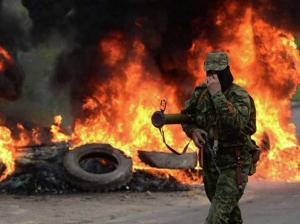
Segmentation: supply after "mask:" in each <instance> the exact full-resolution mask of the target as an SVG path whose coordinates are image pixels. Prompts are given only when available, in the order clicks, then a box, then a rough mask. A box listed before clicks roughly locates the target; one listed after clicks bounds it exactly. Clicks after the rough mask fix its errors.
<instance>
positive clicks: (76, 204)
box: [0, 179, 300, 224]
mask: <svg viewBox="0 0 300 224" xmlns="http://www.w3.org/2000/svg"><path fill="white" fill-rule="evenodd" d="M0 201H1V203H0V224H53V223H56V224H94V223H95V224H96V223H97V224H182V223H184V224H196V223H199V224H200V223H204V219H205V217H206V214H207V212H208V209H209V202H208V200H207V199H206V197H205V195H204V191H203V186H198V187H196V188H194V189H193V190H191V191H188V192H173V193H152V192H146V193H129V192H127V193H105V194H100V193H93V194H72V195H63V196H13V195H1V199H0ZM240 205H241V209H242V212H243V217H244V221H245V223H246V224H268V223H270V224H291V223H299V222H298V221H299V219H300V213H299V210H300V183H294V184H293V183H289V184H288V183H276V182H268V181H263V180H256V179H251V180H250V183H249V186H248V188H247V190H246V192H245V195H244V197H243V198H242V200H241V202H240Z"/></svg>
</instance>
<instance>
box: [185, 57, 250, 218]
mask: <svg viewBox="0 0 300 224" xmlns="http://www.w3.org/2000/svg"><path fill="white" fill-rule="evenodd" d="M213 56H215V55H213ZM217 56H218V55H217ZM213 59H216V61H217V63H218V64H219V65H220V66H219V67H213V68H212V66H210V65H209V64H207V63H206V64H205V69H206V71H208V70H218V69H219V70H222V69H224V66H225V64H226V66H228V59H227V58H225V59H224V57H221V59H220V58H218V57H217V58H216V57H213ZM222 60H223V61H222ZM226 60H227V61H226ZM222 62H223V64H222ZM209 66H210V67H209ZM226 66H225V67H226ZM199 97H200V98H201V99H200V100H199ZM250 107H251V103H250V99H249V95H248V93H247V92H246V91H245V90H244V89H243V88H242V87H240V86H238V85H235V84H233V85H232V86H231V87H230V88H229V89H227V90H226V91H225V92H224V93H222V92H217V93H216V94H215V95H213V96H210V94H209V93H208V91H207V88H206V86H205V85H202V86H199V87H197V88H196V89H195V91H194V93H193V96H192V97H191V99H190V100H188V101H187V103H186V106H185V109H184V111H183V113H185V114H187V115H189V116H190V117H191V118H192V119H193V121H194V123H192V124H187V125H183V130H184V131H185V133H186V134H187V135H188V136H189V137H192V136H191V135H192V130H193V129H194V128H201V129H203V130H205V131H206V132H208V134H209V137H210V138H211V139H218V151H217V158H216V161H217V165H218V167H219V168H220V170H221V173H220V174H219V173H218V172H217V170H216V168H215V166H214V164H213V163H212V161H211V160H210V159H209V158H208V155H205V157H204V165H203V173H204V186H205V191H206V194H207V197H208V198H209V200H210V202H211V206H210V209H209V214H208V217H207V219H206V223H207V224H227V223H229V224H238V223H242V218H241V211H240V209H239V206H238V201H239V200H240V198H241V196H242V195H243V192H244V189H245V186H246V184H247V181H248V173H249V170H250V167H251V163H252V161H251V160H252V156H251V153H250V150H251V139H250V136H249V135H248V134H247V124H248V122H249V116H250ZM236 149H240V152H241V164H242V175H241V177H242V178H241V179H242V189H239V188H238V186H237V169H236V160H237V158H236V154H235V150H236Z"/></svg>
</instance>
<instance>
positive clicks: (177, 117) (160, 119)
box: [151, 100, 192, 128]
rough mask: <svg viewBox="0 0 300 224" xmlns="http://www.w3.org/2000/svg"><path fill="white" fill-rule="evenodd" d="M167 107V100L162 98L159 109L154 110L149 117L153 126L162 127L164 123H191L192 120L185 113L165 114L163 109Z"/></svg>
mask: <svg viewBox="0 0 300 224" xmlns="http://www.w3.org/2000/svg"><path fill="white" fill-rule="evenodd" d="M166 107H167V101H166V100H162V101H161V103H160V111H156V112H154V113H153V115H152V117H151V121H152V124H153V126H154V127H156V128H162V127H163V126H164V125H166V124H185V123H191V122H192V120H191V118H190V117H189V116H187V115H185V114H181V113H178V114H165V113H164V112H165V110H166Z"/></svg>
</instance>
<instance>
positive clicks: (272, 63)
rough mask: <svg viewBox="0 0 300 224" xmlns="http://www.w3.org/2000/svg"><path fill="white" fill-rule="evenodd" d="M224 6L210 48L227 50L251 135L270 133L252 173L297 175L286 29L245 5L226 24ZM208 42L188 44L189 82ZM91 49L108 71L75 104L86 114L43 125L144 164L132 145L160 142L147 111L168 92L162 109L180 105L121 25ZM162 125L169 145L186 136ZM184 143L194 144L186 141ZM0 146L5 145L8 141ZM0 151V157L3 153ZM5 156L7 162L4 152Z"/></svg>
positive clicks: (199, 74)
mask: <svg viewBox="0 0 300 224" xmlns="http://www.w3.org/2000/svg"><path fill="white" fill-rule="evenodd" d="M238 8H239V7H237V5H235V3H232V4H231V3H230V4H228V8H227V12H226V13H227V14H228V15H231V16H232V15H234V14H235V13H236V12H237V11H239V10H238ZM226 13H219V14H218V15H219V16H217V18H216V21H215V24H216V25H217V26H220V27H222V29H224V38H223V39H221V40H220V41H219V43H217V44H218V48H219V49H221V50H224V51H226V52H228V54H229V55H230V58H231V69H232V71H233V74H234V76H235V80H236V82H237V83H238V84H240V85H242V86H244V87H245V88H246V89H247V90H248V91H249V92H250V94H251V95H252V96H253V98H254V99H255V103H256V107H257V129H258V131H257V134H256V135H255V136H254V137H255V139H256V140H257V141H260V139H261V138H262V137H263V135H264V133H267V134H268V136H269V139H270V150H269V152H266V153H265V154H264V155H263V156H262V160H261V162H260V164H259V169H258V173H257V176H260V177H263V178H267V179H271V180H285V181H299V180H300V174H299V161H300V153H299V146H298V143H297V138H296V134H295V132H296V130H295V125H294V124H292V123H291V111H290V99H291V97H292V95H293V93H294V92H295V90H296V87H297V85H298V84H299V82H300V75H299V65H300V57H299V52H298V50H297V48H296V45H295V40H294V37H293V35H292V34H291V33H289V32H287V31H285V30H281V29H278V28H275V27H273V26H271V25H269V24H267V23H266V22H265V21H264V20H262V19H261V18H260V16H259V15H257V14H256V13H255V12H254V11H253V10H252V9H251V8H249V9H248V10H246V12H245V14H244V15H242V16H241V18H238V19H237V21H238V22H237V23H234V24H233V23H230V24H226V21H228V19H227V14H226ZM212 50H215V47H213V46H211V45H210V43H209V41H207V40H206V39H203V38H201V37H199V38H197V39H196V40H195V41H194V42H193V44H192V47H191V48H190V50H189V52H188V69H189V70H190V72H191V73H192V74H193V75H194V76H195V77H196V78H197V84H200V83H201V82H202V81H203V79H204V77H205V74H204V71H203V59H204V58H205V56H206V54H207V53H208V52H209V51H212ZM99 52H100V53H101V54H102V55H105V59H104V62H105V64H106V65H107V66H108V68H109V69H110V70H111V71H113V74H112V75H111V76H110V79H109V80H108V81H106V82H105V83H103V84H98V85H97V86H95V84H94V83H91V86H93V87H95V88H94V89H95V91H94V94H93V95H92V96H91V97H89V98H87V99H86V101H85V103H84V104H83V105H82V110H83V111H88V112H90V113H89V116H88V117H86V118H85V119H79V118H78V119H76V121H75V124H74V132H73V133H72V135H71V136H68V135H66V134H64V133H63V130H62V128H61V126H60V125H61V120H62V118H61V117H56V118H55V121H54V124H53V125H52V126H51V132H52V134H53V136H54V137H53V141H67V140H70V141H71V142H72V143H73V145H74V146H77V145H81V144H85V143H93V142H100V143H101V142H102V143H109V144H112V145H113V146H114V147H117V148H120V149H122V150H123V151H124V152H125V153H127V154H128V155H130V156H132V157H133V159H134V166H135V168H145V165H144V164H142V163H141V162H140V161H139V159H138V158H137V153H136V152H137V150H138V149H143V150H145V149H146V150H150V151H165V150H166V149H165V146H164V145H163V143H162V141H161V137H160V135H159V132H158V131H157V129H155V128H154V127H153V126H152V125H151V123H150V117H151V115H152V113H153V112H154V111H155V110H157V109H158V105H159V102H160V99H162V98H166V99H168V104H169V105H171V107H170V108H168V109H169V111H168V112H170V113H172V112H178V111H180V109H181V106H179V105H177V102H178V101H177V95H176V89H175V88H174V86H172V85H167V84H165V83H164V82H163V79H162V77H161V74H160V73H159V71H157V70H154V69H151V71H150V70H149V69H148V67H146V65H145V64H144V63H143V62H144V61H145V60H148V55H147V51H146V49H145V47H144V45H143V44H142V42H141V41H140V40H139V39H135V40H133V41H132V42H125V40H124V37H123V35H122V34H121V33H117V32H116V33H112V34H111V35H108V36H107V38H105V39H102V40H101V41H100V43H99ZM148 66H149V65H148ZM91 82H92V81H91ZM19 128H22V127H21V126H20V127H19ZM1 130H2V131H5V132H6V135H3V136H9V130H8V129H6V128H2V129H1ZM165 131H166V136H167V141H168V142H169V143H170V144H172V145H176V146H183V145H184V144H185V142H186V141H187V138H186V137H185V135H184V133H183V132H182V130H181V128H180V127H172V128H171V127H170V128H167V129H166V130H165ZM28 138H32V137H31V136H30V135H26V134H23V135H22V134H21V135H20V137H19V139H20V140H19V141H20V142H22V143H26V142H28ZM1 139H2V138H0V146H1V148H5V147H6V148H7V147H9V148H8V149H10V146H8V145H10V143H11V140H9V139H5V140H3V142H4V143H3V146H2V144H1ZM29 141H30V140H29ZM15 144H16V143H15ZM19 144H20V143H19ZM1 148H0V150H1ZM6 148H5V149H6ZM192 150H195V147H194V146H193V147H192ZM2 151H3V152H8V151H10V152H12V150H11V149H10V150H7V149H6V151H5V150H3V149H2V150H1V151H0V152H2ZM1 155H2V154H0V158H1V160H2V161H7V160H5V159H4V158H6V157H5V156H1ZM10 159H11V160H9V161H10V162H12V161H13V160H12V157H10ZM12 164H13V163H12ZM11 167H13V166H11ZM170 175H172V176H174V175H176V176H177V177H178V179H180V180H182V181H184V180H186V178H187V177H186V176H184V174H182V173H178V171H174V172H172V174H170Z"/></svg>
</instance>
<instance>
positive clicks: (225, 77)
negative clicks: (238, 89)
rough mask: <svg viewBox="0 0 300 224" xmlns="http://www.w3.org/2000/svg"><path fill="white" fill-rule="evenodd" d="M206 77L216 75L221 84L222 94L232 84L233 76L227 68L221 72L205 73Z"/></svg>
mask: <svg viewBox="0 0 300 224" xmlns="http://www.w3.org/2000/svg"><path fill="white" fill-rule="evenodd" d="M206 74H207V76H209V75H212V74H217V76H218V78H219V81H220V83H221V88H222V92H225V91H226V90H227V89H228V88H229V87H230V86H231V84H232V82H233V76H232V74H231V71H230V68H229V66H227V67H226V68H225V69H224V70H222V71H207V73H206Z"/></svg>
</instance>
